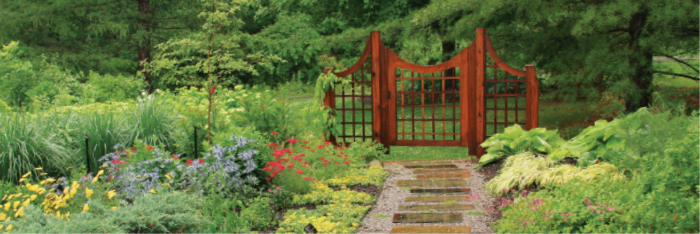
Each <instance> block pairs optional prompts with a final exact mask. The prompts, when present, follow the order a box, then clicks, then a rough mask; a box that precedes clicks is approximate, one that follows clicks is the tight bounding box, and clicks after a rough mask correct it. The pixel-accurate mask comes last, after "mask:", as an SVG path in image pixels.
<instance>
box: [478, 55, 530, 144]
mask: <svg viewBox="0 0 700 234" xmlns="http://www.w3.org/2000/svg"><path fill="white" fill-rule="evenodd" d="M488 60H489V63H487V64H489V65H486V77H485V79H484V89H485V92H484V93H485V95H484V96H485V99H486V100H485V101H486V104H485V108H484V109H485V110H486V136H487V137H490V136H493V135H494V134H496V133H502V132H503V129H504V128H506V127H508V126H510V125H513V124H520V125H521V126H522V127H523V128H525V119H526V113H525V111H526V109H525V108H526V102H527V99H526V93H525V91H526V90H527V89H526V87H525V77H524V76H516V75H514V74H511V73H508V72H507V71H505V70H503V69H501V68H499V67H498V66H497V65H495V64H494V63H493V62H492V61H490V60H491V59H488Z"/></svg>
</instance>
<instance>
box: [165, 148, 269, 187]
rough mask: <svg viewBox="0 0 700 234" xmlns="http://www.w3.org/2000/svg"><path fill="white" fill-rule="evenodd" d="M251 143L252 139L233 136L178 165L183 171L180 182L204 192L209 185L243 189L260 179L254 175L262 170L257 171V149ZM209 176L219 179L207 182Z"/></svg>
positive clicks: (255, 183)
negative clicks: (201, 154) (199, 157)
mask: <svg viewBox="0 0 700 234" xmlns="http://www.w3.org/2000/svg"><path fill="white" fill-rule="evenodd" d="M253 142H255V140H248V139H245V138H243V137H236V136H233V137H231V138H230V139H227V140H224V141H222V142H219V144H217V145H215V146H214V147H213V149H212V151H211V152H210V153H208V154H207V155H205V156H204V157H203V158H201V159H197V160H192V162H191V163H189V162H187V163H185V164H181V165H178V166H177V169H178V170H180V171H182V172H183V173H182V182H181V184H180V185H181V186H183V187H187V188H188V189H192V191H195V192H196V191H207V188H208V187H209V186H212V187H214V188H228V189H230V190H243V189H244V187H250V186H255V185H258V183H259V181H260V180H259V178H258V176H256V174H262V173H261V172H260V170H257V168H258V167H257V165H256V162H255V159H254V156H255V155H256V154H257V153H258V151H257V150H255V149H253V148H254V144H251V143H253ZM211 176H217V177H219V176H220V177H221V178H220V179H217V180H210V181H209V182H208V183H206V181H208V179H209V177H211ZM212 181H213V182H212Z"/></svg>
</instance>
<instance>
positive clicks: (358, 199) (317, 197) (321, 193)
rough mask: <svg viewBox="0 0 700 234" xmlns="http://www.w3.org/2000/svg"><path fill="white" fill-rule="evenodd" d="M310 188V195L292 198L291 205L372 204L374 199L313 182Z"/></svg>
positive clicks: (366, 195) (360, 193)
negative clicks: (339, 202)
mask: <svg viewBox="0 0 700 234" xmlns="http://www.w3.org/2000/svg"><path fill="white" fill-rule="evenodd" d="M311 186H312V188H313V190H312V191H311V192H310V193H307V194H303V195H301V194H300V195H296V196H294V198H293V199H292V204H295V205H305V204H318V203H331V202H334V201H342V202H345V203H355V204H372V203H374V201H375V198H373V197H372V196H371V195H369V194H368V193H364V192H356V191H352V190H348V189H347V188H342V187H341V190H339V191H335V190H333V189H331V188H330V187H328V185H325V184H323V183H319V182H314V183H313V184H312V185H311Z"/></svg>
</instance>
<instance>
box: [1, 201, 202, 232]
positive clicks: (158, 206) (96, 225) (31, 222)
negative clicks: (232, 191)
mask: <svg viewBox="0 0 700 234" xmlns="http://www.w3.org/2000/svg"><path fill="white" fill-rule="evenodd" d="M173 201H177V202H173ZM202 203H203V201H202V198H201V197H197V196H193V195H191V194H185V193H162V194H160V193H159V194H148V195H146V196H143V197H139V198H136V199H135V200H134V201H133V204H132V205H129V206H125V207H123V208H119V209H116V210H111V209H108V208H106V207H105V206H104V205H102V204H101V203H100V202H98V201H95V200H90V201H89V202H88V205H89V207H90V209H89V211H87V212H80V213H76V214H73V215H72V216H71V217H70V219H69V220H68V221H66V220H63V219H61V218H56V217H54V216H53V215H49V214H44V213H43V212H42V210H41V209H40V208H38V207H36V206H34V205H29V206H27V207H25V213H26V218H21V219H15V220H13V221H10V222H5V223H6V224H12V225H13V226H15V227H16V229H13V230H17V231H19V232H31V233H50V232H109V233H124V232H127V233H155V232H195V231H198V230H201V229H200V227H201V226H202V225H205V224H207V223H208V222H209V220H208V219H206V218H205V217H203V216H201V215H196V213H197V212H198V210H201V208H202Z"/></svg>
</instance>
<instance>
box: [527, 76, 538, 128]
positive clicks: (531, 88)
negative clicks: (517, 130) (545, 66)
mask: <svg viewBox="0 0 700 234" xmlns="http://www.w3.org/2000/svg"><path fill="white" fill-rule="evenodd" d="M525 88H526V91H525V92H526V94H525V96H526V100H527V103H526V108H527V109H526V110H525V114H526V117H525V118H526V121H527V122H525V129H526V130H530V129H533V128H537V125H538V122H539V118H540V116H539V115H540V88H539V81H538V80H537V76H536V75H535V66H534V65H532V64H527V65H525Z"/></svg>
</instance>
